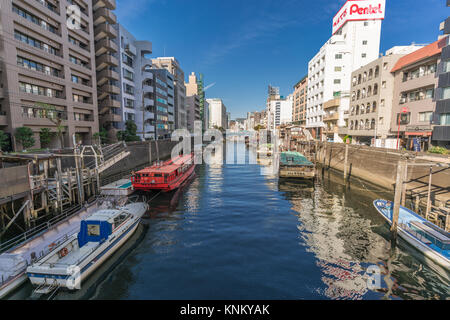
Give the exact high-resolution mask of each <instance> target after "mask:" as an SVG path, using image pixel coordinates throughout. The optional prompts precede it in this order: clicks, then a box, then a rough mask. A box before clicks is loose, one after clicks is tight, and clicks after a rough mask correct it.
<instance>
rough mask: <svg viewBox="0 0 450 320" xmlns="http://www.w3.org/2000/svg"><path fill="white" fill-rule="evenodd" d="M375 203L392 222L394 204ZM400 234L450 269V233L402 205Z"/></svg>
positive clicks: (383, 215)
mask: <svg viewBox="0 0 450 320" xmlns="http://www.w3.org/2000/svg"><path fill="white" fill-rule="evenodd" d="M373 205H374V206H375V208H376V209H377V211H378V212H379V213H380V214H381V216H382V217H383V218H384V219H385V220H386V221H387V222H388V223H389V224H392V215H393V212H394V204H393V202H391V201H386V200H375V201H374V202H373ZM398 235H399V236H400V237H402V238H403V239H404V240H406V241H407V242H408V243H409V244H411V245H412V246H413V247H414V248H416V249H417V250H419V251H420V252H421V253H423V254H424V255H425V256H426V257H427V258H429V259H431V260H432V261H434V262H435V263H437V264H438V265H440V266H442V267H443V268H445V269H446V270H447V271H450V233H449V232H446V231H445V230H443V229H441V228H439V227H438V226H436V225H435V224H433V223H431V222H429V221H427V220H425V219H424V218H422V217H421V216H419V215H418V214H416V213H415V212H413V211H412V210H409V209H408V208H405V207H402V206H400V213H399V218H398Z"/></svg>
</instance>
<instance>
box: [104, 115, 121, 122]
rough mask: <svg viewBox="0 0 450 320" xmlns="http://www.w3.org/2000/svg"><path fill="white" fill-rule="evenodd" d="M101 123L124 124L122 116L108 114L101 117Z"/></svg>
mask: <svg viewBox="0 0 450 320" xmlns="http://www.w3.org/2000/svg"><path fill="white" fill-rule="evenodd" d="M101 121H102V122H103V123H104V122H122V116H121V115H120V114H114V113H108V114H105V115H103V116H102V117H101Z"/></svg>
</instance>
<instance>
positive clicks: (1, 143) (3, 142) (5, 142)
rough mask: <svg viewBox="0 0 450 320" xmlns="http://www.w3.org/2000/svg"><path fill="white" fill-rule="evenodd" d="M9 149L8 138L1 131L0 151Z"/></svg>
mask: <svg viewBox="0 0 450 320" xmlns="http://www.w3.org/2000/svg"><path fill="white" fill-rule="evenodd" d="M8 147H9V138H8V136H7V135H6V133H4V132H3V131H2V130H0V151H2V150H5V149H6V148H8Z"/></svg>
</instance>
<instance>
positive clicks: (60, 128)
mask: <svg viewBox="0 0 450 320" xmlns="http://www.w3.org/2000/svg"><path fill="white" fill-rule="evenodd" d="M36 105H37V106H38V107H39V108H40V109H41V113H42V114H41V115H42V116H43V117H44V118H47V119H48V120H50V121H51V122H52V123H53V124H54V125H55V126H56V132H57V136H58V138H59V140H60V142H61V148H64V135H63V133H64V131H65V129H66V126H64V125H63V121H64V119H63V117H62V112H61V111H59V110H58V109H56V107H55V106H53V105H50V104H46V103H42V102H38V103H37V104H36Z"/></svg>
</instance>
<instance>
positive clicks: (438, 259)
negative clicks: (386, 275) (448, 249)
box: [374, 200, 450, 271]
mask: <svg viewBox="0 0 450 320" xmlns="http://www.w3.org/2000/svg"><path fill="white" fill-rule="evenodd" d="M380 201H384V200H375V201H374V206H375V208H376V209H377V211H378V212H379V213H380V214H381V216H382V217H383V218H384V219H385V220H386V221H387V222H388V223H389V225H392V220H391V218H390V217H389V216H387V215H386V213H385V212H383V210H382V209H381V207H380V205H379V203H378V202H380ZM402 209H406V208H403V207H402ZM406 210H407V209H406ZM408 211H409V210H408ZM414 216H415V218H417V220H418V221H426V220H425V219H423V218H421V217H420V216H418V215H416V214H414ZM397 233H398V235H399V236H400V237H401V238H402V239H403V240H405V241H406V242H408V243H409V244H410V245H412V246H413V247H414V248H415V249H417V250H419V251H420V252H421V253H422V254H423V255H425V257H427V258H429V259H430V260H432V261H433V262H434V263H437V264H438V265H440V266H441V267H443V268H445V269H446V271H450V260H449V259H447V258H446V257H444V256H443V255H441V254H440V253H438V252H436V251H434V250H432V249H431V248H430V247H428V246H427V245H426V244H424V243H423V242H421V241H419V240H418V239H416V238H415V237H414V236H412V235H411V234H410V233H409V232H408V231H406V230H405V229H404V228H402V226H401V225H398V226H397Z"/></svg>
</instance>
